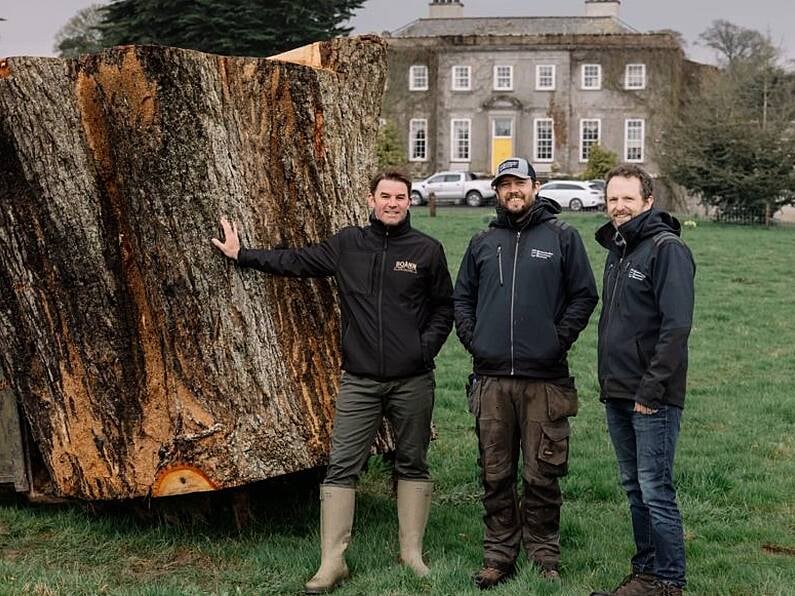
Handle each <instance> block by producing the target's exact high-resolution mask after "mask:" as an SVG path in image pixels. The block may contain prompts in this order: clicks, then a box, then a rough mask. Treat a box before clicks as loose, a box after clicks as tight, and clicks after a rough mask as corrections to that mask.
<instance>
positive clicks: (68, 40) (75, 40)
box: [53, 4, 103, 57]
mask: <svg viewBox="0 0 795 596" xmlns="http://www.w3.org/2000/svg"><path fill="white" fill-rule="evenodd" d="M101 9H102V6H101V5H100V4H92V5H90V6H86V7H85V8H82V9H80V10H79V11H78V13H77V14H76V15H75V16H73V17H72V18H71V19H69V20H68V21H66V24H65V25H64V26H63V27H61V29H60V30H59V31H58V33H56V34H55V46H54V48H53V50H54V51H56V52H58V55H59V56H63V57H72V56H79V55H80V54H93V53H96V52H98V51H100V50H101V49H102V47H103V44H102V33H101V32H100V30H99V25H100V23H101V22H102V12H101Z"/></svg>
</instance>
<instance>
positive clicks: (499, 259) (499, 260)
mask: <svg viewBox="0 0 795 596" xmlns="http://www.w3.org/2000/svg"><path fill="white" fill-rule="evenodd" d="M497 267H498V268H499V270H500V286H503V285H505V284H504V283H503V279H502V244H498V245H497Z"/></svg>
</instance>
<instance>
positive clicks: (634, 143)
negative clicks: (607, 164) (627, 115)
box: [624, 118, 646, 162]
mask: <svg viewBox="0 0 795 596" xmlns="http://www.w3.org/2000/svg"><path fill="white" fill-rule="evenodd" d="M645 140H646V121H645V120H643V119H640V118H632V119H628V120H625V121H624V159H625V160H626V161H631V162H642V161H643V146H644V144H645Z"/></svg>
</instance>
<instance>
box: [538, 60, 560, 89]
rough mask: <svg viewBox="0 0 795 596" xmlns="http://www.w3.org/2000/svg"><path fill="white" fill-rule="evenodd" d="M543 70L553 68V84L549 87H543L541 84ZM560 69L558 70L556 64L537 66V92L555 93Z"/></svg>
mask: <svg viewBox="0 0 795 596" xmlns="http://www.w3.org/2000/svg"><path fill="white" fill-rule="evenodd" d="M542 68H551V69H552V84H551V85H549V86H546V87H545V86H543V85H542V84H541V69H542ZM557 71H558V69H557V68H556V65H555V64H536V91H554V90H555V86H556V84H555V83H556V80H557V74H558V72H557Z"/></svg>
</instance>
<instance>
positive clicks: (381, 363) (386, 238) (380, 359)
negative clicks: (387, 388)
mask: <svg viewBox="0 0 795 596" xmlns="http://www.w3.org/2000/svg"><path fill="white" fill-rule="evenodd" d="M388 246H389V230H387V231H386V232H385V233H384V246H383V248H382V249H381V275H380V278H379V280H378V370H379V373H380V375H381V378H384V376H385V370H384V369H385V365H384V320H383V316H382V312H383V308H382V301H383V295H384V269H385V267H386V249H387V247H388Z"/></svg>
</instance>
